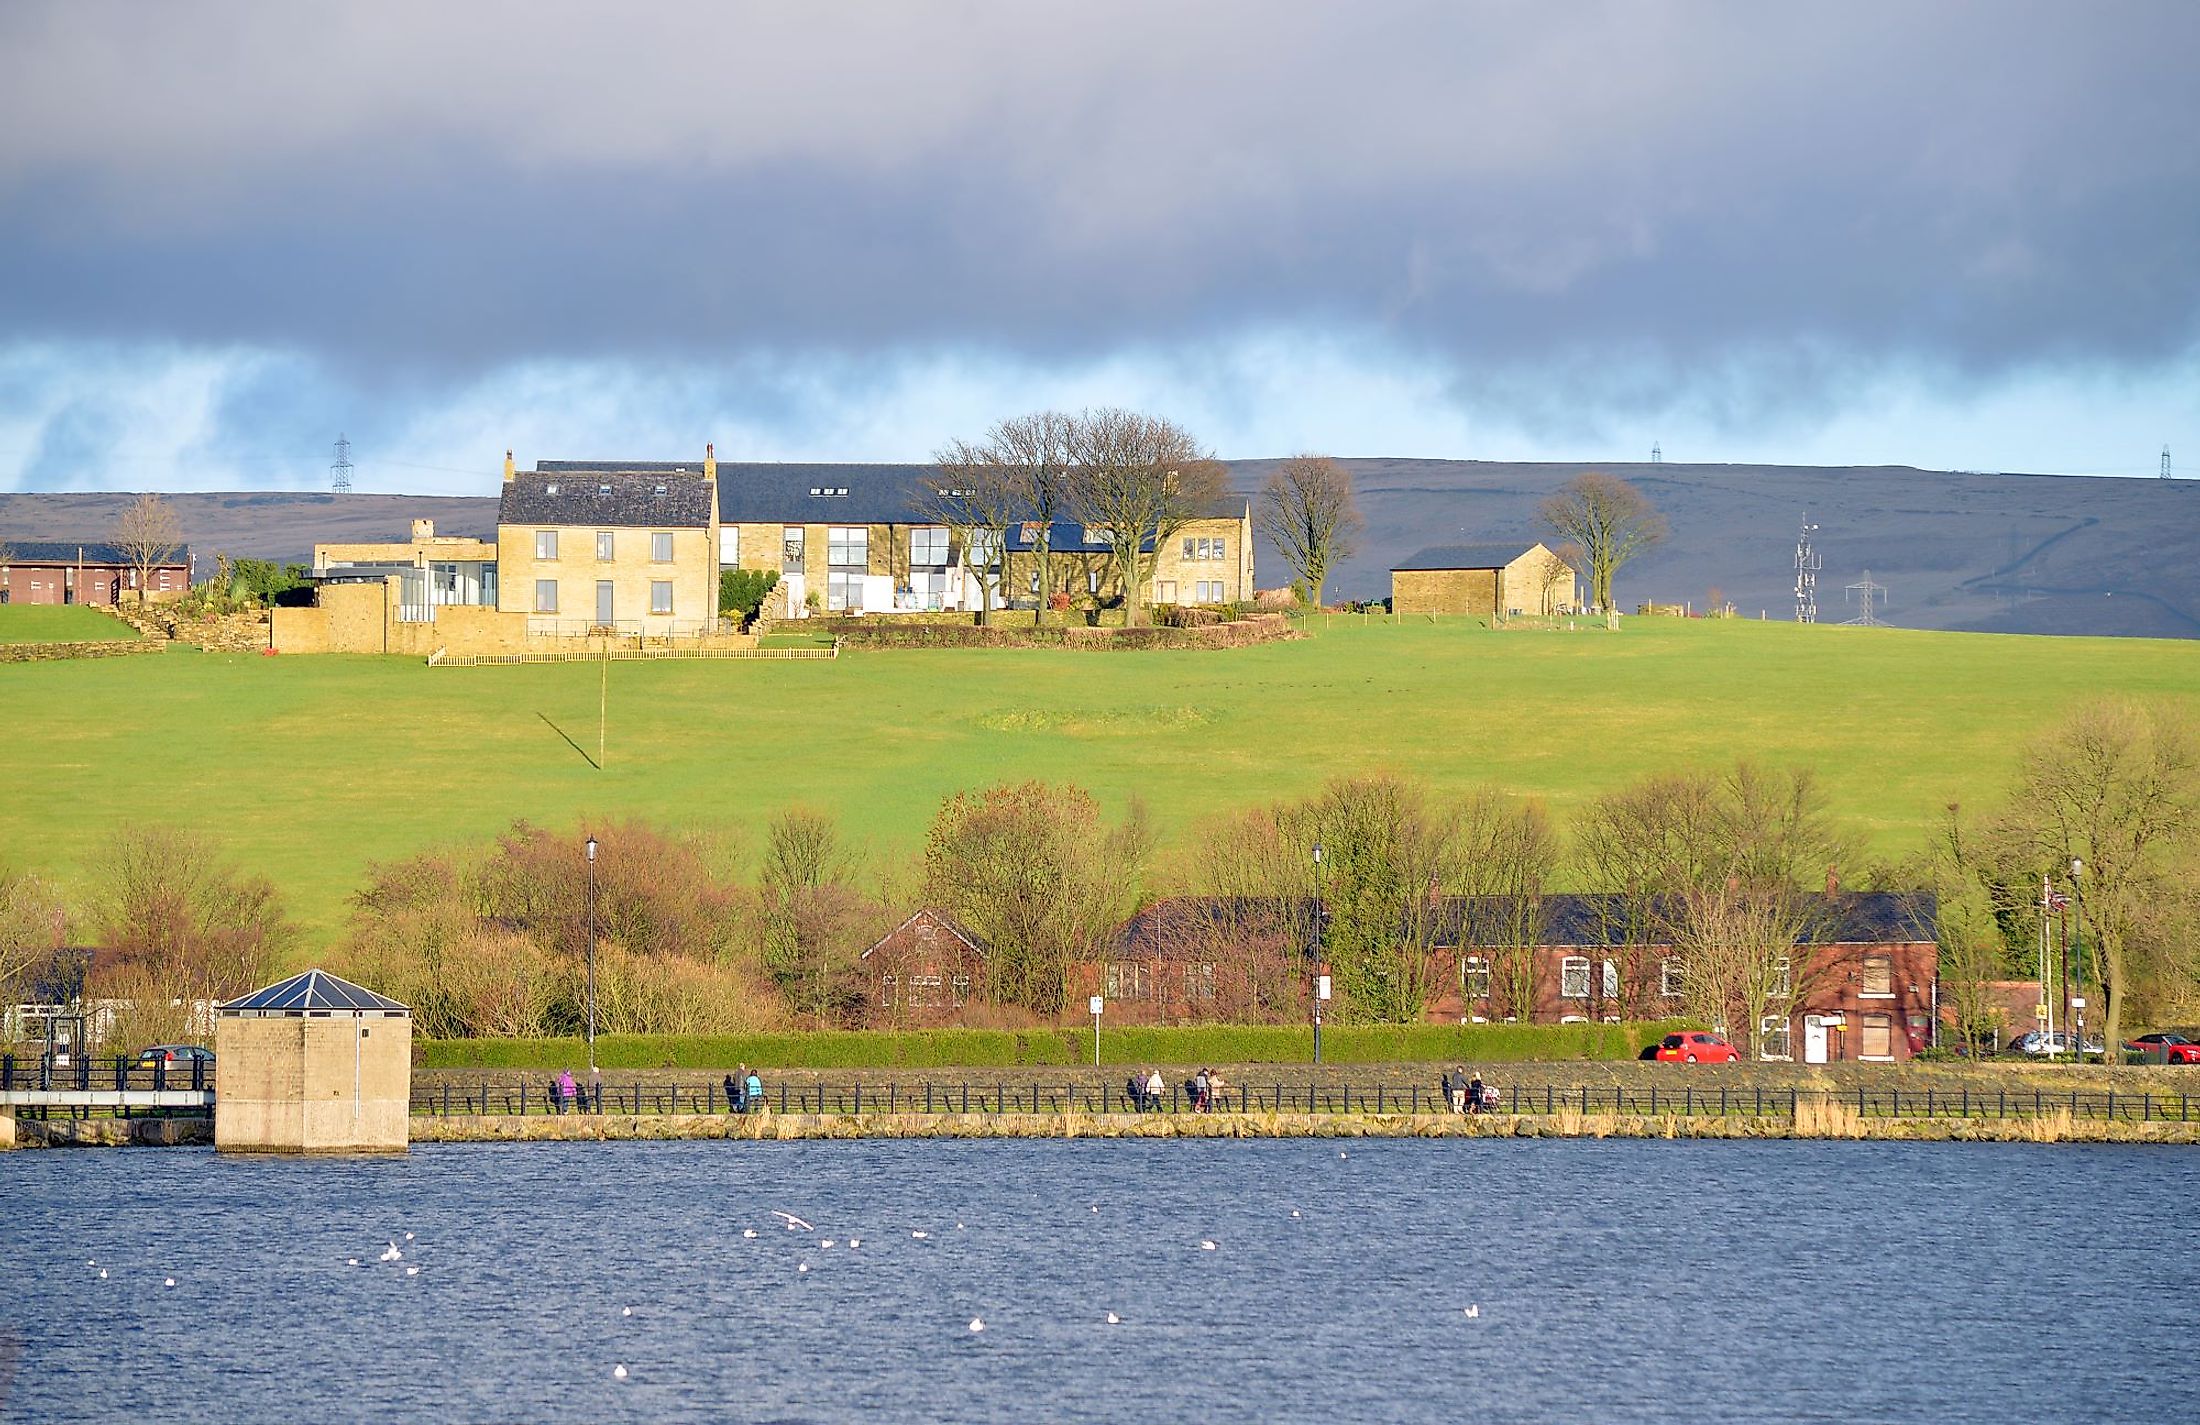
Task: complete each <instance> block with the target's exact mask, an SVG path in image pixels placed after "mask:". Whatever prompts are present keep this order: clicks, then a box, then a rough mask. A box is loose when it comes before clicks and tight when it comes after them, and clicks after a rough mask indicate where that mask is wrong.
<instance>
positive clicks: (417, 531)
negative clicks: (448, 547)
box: [413, 520, 435, 544]
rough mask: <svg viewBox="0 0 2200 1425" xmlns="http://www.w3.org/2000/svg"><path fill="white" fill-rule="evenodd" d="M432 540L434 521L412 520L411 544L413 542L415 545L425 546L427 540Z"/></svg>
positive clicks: (433, 536)
mask: <svg viewBox="0 0 2200 1425" xmlns="http://www.w3.org/2000/svg"><path fill="white" fill-rule="evenodd" d="M434 538H435V521H434V520H414V521H413V542H414V543H415V544H425V543H427V542H428V541H429V540H431V539H434Z"/></svg>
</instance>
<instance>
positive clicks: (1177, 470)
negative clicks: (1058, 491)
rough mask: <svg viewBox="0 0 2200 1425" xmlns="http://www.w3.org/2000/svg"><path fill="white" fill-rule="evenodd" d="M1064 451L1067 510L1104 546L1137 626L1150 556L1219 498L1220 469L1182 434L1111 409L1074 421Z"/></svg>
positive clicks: (1126, 611) (1126, 616)
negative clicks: (1069, 457) (1069, 460)
mask: <svg viewBox="0 0 2200 1425" xmlns="http://www.w3.org/2000/svg"><path fill="white" fill-rule="evenodd" d="M1070 450H1071V452H1072V453H1073V455H1074V457H1075V463H1074V465H1073V466H1072V468H1071V471H1070V485H1069V489H1070V507H1071V508H1072V509H1074V510H1075V511H1076V512H1077V515H1078V517H1079V518H1080V519H1082V520H1083V521H1084V523H1085V526H1086V528H1088V529H1090V530H1092V531H1094V532H1095V533H1096V534H1098V536H1099V537H1100V538H1101V539H1102V540H1103V541H1105V542H1106V543H1107V544H1108V546H1109V550H1110V553H1109V560H1108V562H1109V563H1110V564H1111V565H1112V566H1113V567H1114V568H1115V570H1116V572H1117V575H1118V577H1119V578H1120V579H1121V580H1122V587H1123V621H1124V623H1125V624H1126V625H1136V624H1137V623H1138V621H1139V608H1140V604H1141V601H1142V600H1143V598H1144V590H1145V583H1146V576H1147V572H1148V571H1149V570H1150V569H1151V568H1152V567H1153V558H1154V551H1155V550H1157V549H1159V548H1160V547H1161V545H1162V544H1164V543H1166V542H1167V541H1168V540H1169V539H1171V538H1173V537H1174V536H1175V534H1176V532H1177V531H1178V530H1180V529H1182V528H1183V527H1184V526H1185V525H1186V524H1187V523H1189V522H1190V521H1191V520H1194V519H1196V518H1198V517H1200V516H1201V515H1204V514H1206V513H1208V512H1209V510H1210V509H1211V508H1212V507H1213V506H1214V505H1215V504H1216V503H1217V502H1219V501H1220V500H1221V499H1222V497H1223V494H1224V491H1225V486H1224V483H1223V478H1222V467H1221V466H1220V465H1219V464H1217V463H1216V462H1215V461H1214V460H1212V459H1211V458H1209V457H1208V455H1207V454H1206V452H1204V451H1202V450H1201V449H1200V448H1199V445H1198V443H1197V442H1196V441H1194V440H1193V439H1192V437H1191V435H1190V434H1189V433H1187V432H1186V431H1185V430H1184V429H1183V428H1182V427H1180V426H1177V425H1175V424H1173V423H1172V422H1169V421H1166V420H1162V419H1161V418H1159V417H1157V416H1146V415H1140V414H1139V413H1137V412H1136V411H1126V410H1120V409H1117V408H1114V407H1108V408H1104V409H1101V410H1091V411H1086V412H1085V413H1084V414H1083V415H1081V416H1079V417H1078V418H1077V421H1076V424H1075V426H1074V427H1073V428H1072V432H1071V437H1070Z"/></svg>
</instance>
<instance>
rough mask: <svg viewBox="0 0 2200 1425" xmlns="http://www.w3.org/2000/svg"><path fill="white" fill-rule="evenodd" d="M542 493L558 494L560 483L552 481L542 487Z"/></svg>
mask: <svg viewBox="0 0 2200 1425" xmlns="http://www.w3.org/2000/svg"><path fill="white" fill-rule="evenodd" d="M542 492H543V493H544V494H545V495H555V494H556V493H557V492H558V482H557V481H555V480H552V481H551V482H550V483H549V484H547V485H545V486H543V487H542Z"/></svg>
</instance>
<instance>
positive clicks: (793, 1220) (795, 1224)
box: [772, 1207, 817, 1232]
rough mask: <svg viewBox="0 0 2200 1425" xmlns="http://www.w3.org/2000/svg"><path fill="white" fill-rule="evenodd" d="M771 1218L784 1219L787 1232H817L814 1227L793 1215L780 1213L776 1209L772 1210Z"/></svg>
mask: <svg viewBox="0 0 2200 1425" xmlns="http://www.w3.org/2000/svg"><path fill="white" fill-rule="evenodd" d="M772 1216H774V1217H780V1218H784V1219H786V1223H787V1230H788V1231H789V1232H792V1231H794V1230H796V1229H797V1228H800V1229H801V1230H802V1231H804V1232H815V1231H816V1230H817V1229H816V1228H815V1227H812V1226H811V1225H810V1224H809V1223H807V1222H804V1221H803V1220H802V1219H801V1218H799V1217H797V1216H795V1215H794V1214H793V1213H791V1212H781V1211H780V1210H779V1209H778V1208H776V1207H775V1208H773V1209H772Z"/></svg>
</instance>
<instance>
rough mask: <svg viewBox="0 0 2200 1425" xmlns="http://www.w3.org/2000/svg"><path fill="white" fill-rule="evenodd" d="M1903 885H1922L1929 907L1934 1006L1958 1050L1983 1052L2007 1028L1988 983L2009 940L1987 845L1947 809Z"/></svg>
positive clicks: (2005, 960)
mask: <svg viewBox="0 0 2200 1425" xmlns="http://www.w3.org/2000/svg"><path fill="white" fill-rule="evenodd" d="M1905 879H1907V880H1909V881H1911V882H1912V883H1913V884H1915V883H1920V882H1922V883H1925V884H1929V885H1931V886H1932V888H1933V900H1934V904H1935V906H1936V907H1937V917H1936V922H1937V923H1936V926H1935V930H1936V935H1935V939H1936V940H1937V941H1938V943H1939V946H1940V952H1939V958H1938V960H1937V962H1936V964H1937V971H1936V973H1937V975H1938V978H1939V982H1940V990H1939V995H1940V1003H1941V1005H1942V1007H1943V1008H1944V1009H1945V1010H1946V1012H1947V1014H1948V1016H1949V1018H1950V1019H1951V1020H1952V1021H1953V1022H1954V1026H1955V1033H1956V1037H1957V1039H1958V1040H1959V1041H1960V1042H1961V1043H1962V1045H1963V1047H1964V1049H1965V1051H1966V1052H1967V1053H1971V1054H1974V1055H1975V1054H1977V1053H1978V1052H1979V1051H1980V1050H1982V1049H1983V1050H1986V1051H1988V1052H1991V1051H1992V1049H1993V1048H1994V1046H1995V1045H1997V1044H1999V1043H2000V1042H2001V1039H2002V1037H2003V1035H2004V1034H2005V1033H2006V1032H2007V1030H2008V1029H2009V1027H2010V1026H2008V1025H2005V1024H2001V1023H1998V1022H1997V1013H1996V1011H1997V1008H1998V1006H1997V1005H1996V1004H1995V1002H1994V996H1993V993H1992V985H1993V982H1994V981H1996V980H1999V979H2002V978H2005V977H2006V976H2007V975H2008V974H2009V971H2010V968H2011V966H2010V962H2009V941H2008V936H2007V934H2006V933H2005V930H2004V927H2003V925H2002V922H2001V919H2000V917H1999V915H1998V914H1997V913H1996V901H1997V899H2004V898H2006V897H2005V896H1998V895H1997V892H2000V891H2001V890H2002V887H2003V884H2004V879H2005V878H2004V873H2003V870H2002V867H2001V866H2000V864H1999V863H1998V858H1997V857H1996V856H1995V854H1994V849H1993V847H1992V845H1991V843H1990V841H1989V840H1988V839H1987V838H1985V837H1982V836H1981V835H1980V833H1979V832H1978V831H1977V829H1976V828H1974V826H1973V825H1972V824H1971V823H1970V822H1969V821H1967V820H1966V819H1965V818H1964V815H1963V808H1962V807H1961V806H1960V805H1959V804H1957V803H1954V802H1950V803H1949V804H1948V806H1947V809H1946V812H1945V815H1944V816H1943V818H1942V821H1941V824H1940V832H1939V835H1938V836H1937V837H1936V838H1935V841H1934V844H1933V846H1932V848H1931V850H1930V852H1929V853H1928V854H1927V855H1926V856H1925V857H1924V858H1923V863H1922V865H1921V866H1919V867H1918V868H1917V869H1916V870H1915V871H1914V872H1913V873H1911V874H1910V875H1908V876H1906V877H1905Z"/></svg>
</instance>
